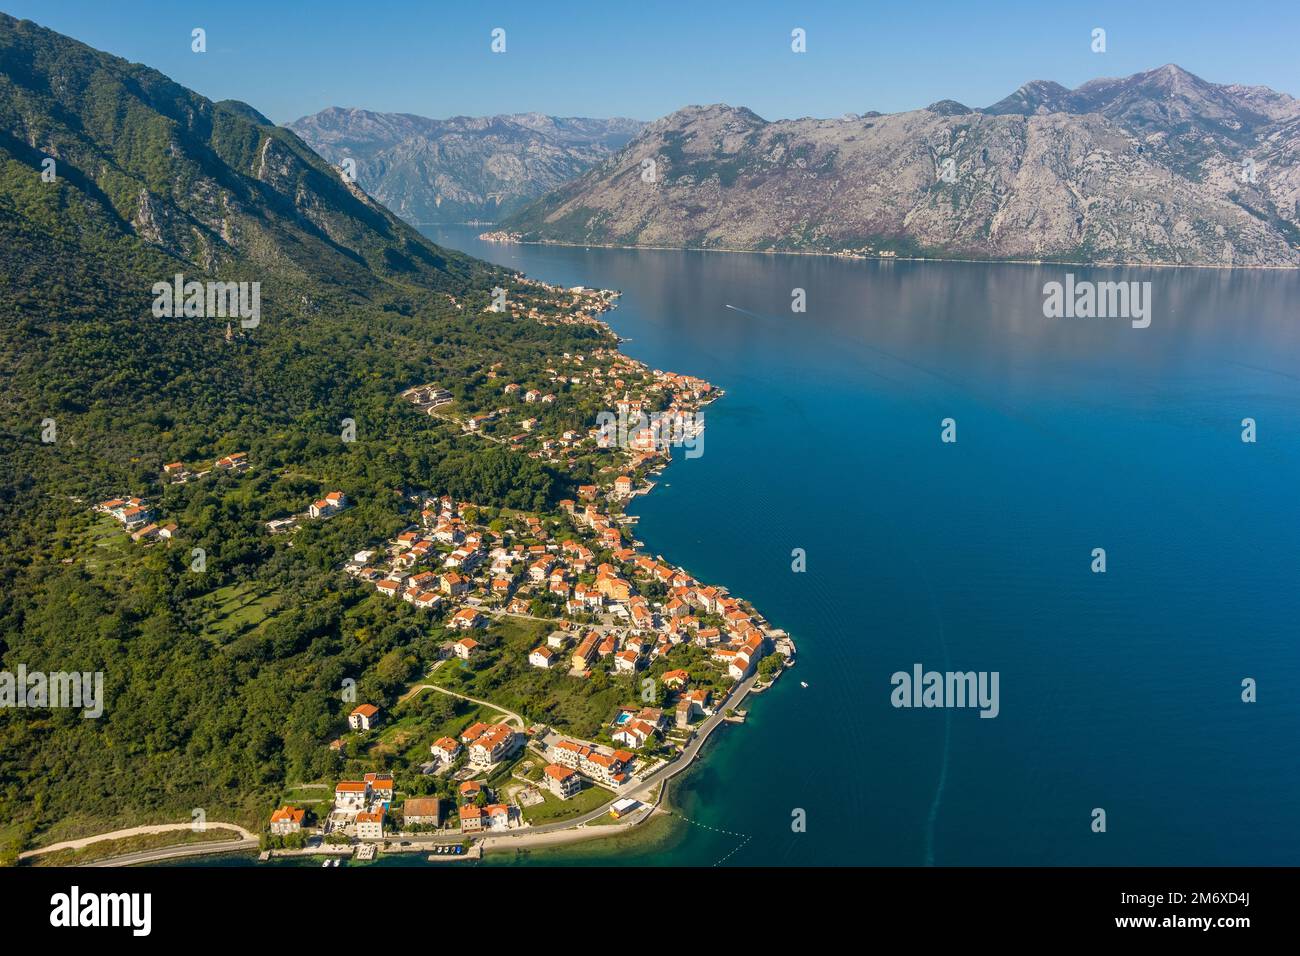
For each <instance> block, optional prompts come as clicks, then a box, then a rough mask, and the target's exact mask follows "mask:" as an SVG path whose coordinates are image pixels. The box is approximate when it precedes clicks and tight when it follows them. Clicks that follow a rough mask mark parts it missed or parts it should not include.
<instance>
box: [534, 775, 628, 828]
mask: <svg viewBox="0 0 1300 956" xmlns="http://www.w3.org/2000/svg"><path fill="white" fill-rule="evenodd" d="M540 792H541V794H542V796H543V797H544V798H545V801H546V802H545V803H539V804H537V805H536V806H532V807H524V808H523V811H522V813H523V815H524V819H525V820H527V821H528V822H529V823H532V824H541V823H557V822H559V821H561V820H567V819H569V818H570V817H579V816H582V814H584V813H590V812H591V811H592V810H595V809H596V808H597V807H599V806H601V805H602V804H605V803H608V802H609V801H610V800H613V799H614V795H613V794H612V793H610V792H609V791H608V790H604V789H602V788H600V787H597V786H593V785H591V784H588V785H587V786H586V787H584V788H583V789H582V790H580V791H579V792H578V793H577V794H575V795H574V796H572V797H570V798H569V799H568V800H561V799H560V798H559V797H557V796H555V794H553V793H551V792H550V791H549V790H546V789H541V791H540Z"/></svg>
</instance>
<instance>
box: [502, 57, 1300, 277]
mask: <svg viewBox="0 0 1300 956" xmlns="http://www.w3.org/2000/svg"><path fill="white" fill-rule="evenodd" d="M1298 136H1300V103H1298V102H1297V101H1296V100H1295V99H1293V98H1292V97H1290V96H1287V95H1286V94H1283V93H1277V92H1275V91H1273V90H1270V89H1267V88H1265V87H1249V86H1240V85H1231V86H1224V85H1219V84H1215V83H1209V82H1207V81H1205V80H1202V79H1200V78H1199V77H1196V76H1193V75H1192V74H1191V73H1188V72H1187V71H1186V70H1183V69H1181V68H1179V67H1177V66H1173V65H1169V66H1164V67H1161V68H1159V69H1156V70H1151V71H1148V72H1145V73H1139V74H1136V75H1135V76H1131V77H1127V78H1124V79H1103V80H1093V81H1091V82H1089V83H1085V84H1084V85H1082V86H1080V87H1079V88H1078V89H1075V90H1068V89H1066V88H1065V87H1063V86H1061V85H1060V84H1057V83H1051V82H1045V81H1036V82H1033V83H1029V84H1026V85H1025V86H1023V87H1021V88H1020V89H1019V90H1017V91H1016V92H1015V93H1013V94H1012V95H1010V96H1008V97H1007V98H1006V99H1004V100H1001V101H1000V102H998V103H996V104H994V105H993V106H991V107H988V108H987V109H984V110H970V109H968V108H967V107H965V106H963V105H962V104H960V103H957V102H955V101H953V100H941V101H940V102H938V103H935V104H933V105H931V106H929V107H927V108H925V109H921V110H912V111H909V112H904V113H895V114H890V115H871V114H866V115H862V116H859V117H853V116H849V117H845V118H841V119H807V118H805V119H797V120H779V121H776V122H769V121H767V120H764V119H763V118H761V117H759V116H758V115H756V114H755V113H753V112H752V111H750V110H747V109H744V108H737V107H732V106H726V105H714V106H691V107H687V108H685V109H682V110H678V111H677V112H675V113H673V114H671V115H669V116H666V117H664V118H663V119H660V120H658V121H656V122H654V123H651V124H650V125H648V126H647V127H646V128H645V129H644V130H643V131H642V132H641V133H640V134H639V135H638V136H637V137H636V138H635V139H634V140H632V141H631V142H630V143H629V144H628V145H627V146H626V147H625V148H624V149H623V150H622V151H621V152H620V153H618V155H616V156H613V157H611V158H609V159H607V160H605V161H604V162H601V163H600V164H598V165H597V166H595V167H593V168H592V169H590V170H589V171H587V172H586V173H584V174H583V175H582V176H580V177H579V178H578V179H577V180H575V181H573V182H571V183H567V184H565V185H564V186H561V187H560V188H558V189H556V190H555V191H553V192H551V193H550V194H548V195H546V196H544V197H543V198H541V199H540V200H538V201H537V202H536V203H534V204H532V205H531V206H529V207H527V208H526V209H524V210H521V211H520V212H519V213H518V214H516V215H515V216H512V217H510V218H508V219H507V220H505V221H504V222H503V224H502V226H503V228H504V229H506V230H509V231H512V232H516V233H519V234H520V235H522V236H523V237H524V238H525V239H534V240H543V241H564V242H580V243H608V244H616V245H663V246H686V247H701V248H732V249H751V250H773V249H776V250H782V249H784V250H798V251H819V252H841V251H862V252H864V253H866V254H878V253H880V252H881V251H888V252H895V253H898V254H921V255H929V256H936V257H965V258H995V259H1060V260H1067V261H1093V262H1095V261H1123V262H1167V263H1182V264H1213V265H1287V266H1295V265H1300V228H1298V225H1300V209H1298V208H1297V205H1298V203H1300V139H1298V138H1297V137H1298ZM647 161H652V162H653V164H654V165H653V167H652V170H651V172H652V173H653V175H649V176H648V175H647V174H646V163H647ZM1252 164H1253V165H1252Z"/></svg>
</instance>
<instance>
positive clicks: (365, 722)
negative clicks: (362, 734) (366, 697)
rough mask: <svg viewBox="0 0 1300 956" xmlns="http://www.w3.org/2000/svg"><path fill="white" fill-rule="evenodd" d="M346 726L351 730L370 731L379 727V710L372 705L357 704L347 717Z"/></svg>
mask: <svg viewBox="0 0 1300 956" xmlns="http://www.w3.org/2000/svg"><path fill="white" fill-rule="evenodd" d="M348 726H349V727H351V728H352V729H353V730H370V729H371V728H372V727H377V726H379V708H378V707H376V706H375V705H374V704H358V705H357V708H356V709H355V710H353V711H352V713H350V714H349V715H348Z"/></svg>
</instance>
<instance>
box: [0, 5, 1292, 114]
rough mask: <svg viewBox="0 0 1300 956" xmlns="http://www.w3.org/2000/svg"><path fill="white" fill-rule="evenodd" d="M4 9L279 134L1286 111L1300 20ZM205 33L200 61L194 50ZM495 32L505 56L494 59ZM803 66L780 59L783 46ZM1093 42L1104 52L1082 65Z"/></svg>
mask: <svg viewBox="0 0 1300 956" xmlns="http://www.w3.org/2000/svg"><path fill="white" fill-rule="evenodd" d="M0 9H3V10H4V11H5V12H6V13H10V14H12V15H14V16H18V17H27V18H30V19H33V20H35V21H36V22H38V23H40V24H42V25H44V26H48V27H51V28H52V29H55V30H58V31H60V32H61V33H67V34H69V35H71V36H73V37H76V38H77V39H79V40H82V41H84V42H86V43H89V44H91V45H92V46H96V47H99V48H100V49H103V50H107V51H109V52H110V53H114V54H117V55H118V56H122V57H125V58H127V59H129V60H134V61H137V62H141V63H145V64H147V65H149V66H152V67H155V68H157V69H159V70H161V71H162V72H164V73H166V74H167V75H169V76H171V77H172V78H173V79H175V80H177V81H178V82H180V83H183V84H184V85H186V86H189V87H191V88H193V89H195V90H197V91H198V92H200V93H202V94H204V95H205V96H208V97H211V98H212V99H239V100H244V101H246V102H248V103H250V104H252V105H253V106H254V107H256V108H257V109H259V110H260V111H261V112H263V113H264V114H266V115H267V116H269V117H270V118H271V119H273V120H275V121H276V122H281V123H282V122H287V121H289V120H292V119H296V118H298V117H299V116H303V115H305V114H308V113H313V112H316V111H317V110H320V109H323V108H325V107H326V106H359V107H365V108H367V109H374V110H384V111H398V112H408V113H419V114H421V115H425V116H435V117H443V116H452V115H457V114H468V115H481V114H491V113H512V112H525V111H534V110H535V111H538V112H543V113H550V114H553V115H562V116H633V117H636V118H639V119H653V118H655V117H658V116H662V115H664V114H666V113H670V112H672V111H673V110H675V109H678V108H679V107H681V106H684V105H687V104H691V103H717V102H725V103H731V104H733V105H738V106H748V107H749V108H751V109H753V110H754V111H755V112H757V113H759V114H760V115H761V116H764V117H766V118H768V119H777V118H781V117H794V116H839V115H842V114H844V113H846V112H856V113H862V112H866V111H867V110H872V109H874V110H880V111H882V112H894V111H897V110H905V109H915V108H918V107H921V106H925V105H926V104H928V103H931V102H933V101H935V100H938V99H945V98H951V99H956V100H960V101H961V102H963V103H966V104H967V105H969V106H987V105H988V104H990V103H992V102H995V101H996V100H998V99H1000V98H1002V97H1003V96H1005V95H1006V94H1007V93H1010V92H1011V91H1012V90H1014V89H1015V88H1016V87H1018V86H1019V85H1020V84H1021V83H1024V82H1026V81H1028V80H1033V79H1052V80H1056V81H1058V82H1061V83H1064V84H1065V85H1067V86H1076V85H1078V84H1079V83H1081V82H1083V81H1085V80H1088V79H1092V78H1093V77H1097V76H1123V75H1127V74H1130V73H1135V72H1138V71H1140V70H1144V69H1150V68H1153V67H1156V66H1160V65H1162V64H1164V63H1169V62H1174V63H1178V64H1179V65H1180V66H1183V67H1185V68H1186V69H1189V70H1191V71H1192V72H1193V73H1196V74H1198V75H1200V76H1203V77H1205V78H1206V79H1209V80H1213V81H1216V82H1221V83H1231V82H1237V83H1259V84H1264V85H1267V86H1271V87H1273V88H1275V89H1279V90H1282V91H1284V92H1287V93H1291V94H1292V95H1296V96H1300V58H1298V57H1297V56H1296V52H1295V44H1296V38H1297V36H1300V3H1296V2H1294V0H1291V2H1281V0H1263V2H1253V0H1252V2H1247V3H1238V4H1233V3H1226V2H1223V0H1219V2H1215V3H1205V2H1199V0H1183V2H1165V0H1150V2H1145V0H1126V2H1109V0H1100V2H1089V3H1079V2H1066V0H1037V2H998V0H986V2H977V0H971V2H968V3H958V2H949V0H922V2H915V0H896V2H889V3H886V2H880V0H857V2H844V3H839V2H808V0H805V2H803V3H773V2H763V0H751V2H747V3H723V2H696V3H657V2H649V0H645V2H632V3H628V2H622V0H612V2H610V0H606V2H603V3H562V2H554V3H548V2H539V0H534V2H532V3H493V4H488V3H467V2H463V0H462V2H459V3H444V2H437V0H425V2H419V3H414V2H405V0H392V2H385V0H372V2H369V3H361V2H348V3H343V2H335V0H316V2H299V0H259V2H249V0H222V2H207V0H190V2H177V0H165V2H164V0H33V2H27V0H0ZM196 26H197V27H203V28H204V29H205V30H206V31H207V36H208V52H207V53H205V54H196V53H193V52H191V50H190V31H191V29H192V28H194V27H196ZM495 27H501V28H503V29H504V30H505V31H506V52H505V53H504V54H493V53H492V52H491V50H490V42H491V37H490V34H491V31H492V29H493V28H495ZM795 27H801V28H803V29H804V30H806V31H807V45H808V50H807V52H806V53H803V54H795V53H792V52H791V50H790V31H791V30H792V29H793V28H795ZM1094 27H1102V28H1104V29H1105V30H1106V37H1107V52H1106V53H1104V54H1097V53H1093V52H1092V51H1091V50H1090V48H1089V45H1090V42H1091V36H1090V34H1091V31H1092V30H1093V28H1094Z"/></svg>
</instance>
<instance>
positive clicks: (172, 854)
mask: <svg viewBox="0 0 1300 956" xmlns="http://www.w3.org/2000/svg"><path fill="white" fill-rule="evenodd" d="M257 848H258V842H257V840H255V839H254V840H220V841H218V842H215V843H189V844H185V845H184V846H171V847H159V848H158V849H156V850H141V851H139V852H138V853H126V854H124V855H122V856H114V857H109V858H108V859H106V860H96V861H95V862H94V863H87V864H86V866H136V865H138V864H141V863H157V862H159V861H161V860H174V859H178V858H180V857H185V856H204V855H206V854H209V853H248V852H251V851H254V850H256V849H257Z"/></svg>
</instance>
